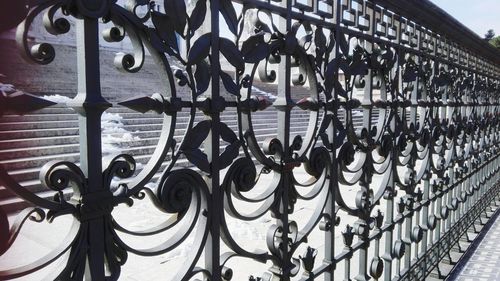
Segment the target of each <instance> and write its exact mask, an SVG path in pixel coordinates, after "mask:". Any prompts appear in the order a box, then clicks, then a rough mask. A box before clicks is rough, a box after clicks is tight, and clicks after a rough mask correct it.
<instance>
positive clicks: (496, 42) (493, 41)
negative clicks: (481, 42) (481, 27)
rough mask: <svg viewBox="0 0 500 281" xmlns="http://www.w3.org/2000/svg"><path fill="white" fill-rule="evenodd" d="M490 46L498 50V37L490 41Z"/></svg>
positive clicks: (499, 39)
mask: <svg viewBox="0 0 500 281" xmlns="http://www.w3.org/2000/svg"><path fill="white" fill-rule="evenodd" d="M490 44H491V45H493V46H495V47H496V48H498V49H500V36H497V37H495V38H493V39H491V40H490Z"/></svg>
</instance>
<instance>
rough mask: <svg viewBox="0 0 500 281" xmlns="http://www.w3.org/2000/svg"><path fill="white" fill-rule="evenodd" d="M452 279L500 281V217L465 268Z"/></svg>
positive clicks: (458, 280)
mask: <svg viewBox="0 0 500 281" xmlns="http://www.w3.org/2000/svg"><path fill="white" fill-rule="evenodd" d="M451 280H456V281H500V218H499V217H497V218H496V220H495V222H494V223H493V224H492V225H491V228H490V229H489V230H488V232H487V233H486V234H485V236H484V238H483V239H482V241H481V242H480V244H479V245H478V247H477V248H476V249H475V250H474V252H473V253H472V255H471V256H470V258H469V259H468V260H467V261H466V263H465V264H464V266H463V268H462V269H461V270H460V272H459V273H458V274H457V275H456V276H455V278H451Z"/></svg>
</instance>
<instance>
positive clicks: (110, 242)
mask: <svg viewBox="0 0 500 281" xmlns="http://www.w3.org/2000/svg"><path fill="white" fill-rule="evenodd" d="M115 2H116V1H106V0H94V1H84V0H46V1H39V2H38V3H37V6H33V7H32V10H31V12H30V13H29V14H28V16H27V19H26V20H25V22H23V23H21V25H20V26H19V28H18V36H17V39H18V43H19V45H20V47H21V49H22V51H23V54H24V55H25V56H26V58H27V59H29V60H30V61H33V62H35V63H40V64H48V63H50V62H51V61H52V60H53V58H54V56H55V52H54V49H53V47H52V46H51V45H50V44H47V43H41V44H35V45H33V46H31V43H30V42H28V40H27V32H28V28H29V26H30V25H31V22H32V20H33V18H34V17H35V16H36V15H38V14H40V13H42V12H43V11H45V10H46V11H47V15H46V17H45V19H44V21H45V22H44V24H45V26H46V27H47V30H48V31H49V32H51V33H53V34H63V33H66V32H67V31H68V29H69V27H70V25H69V23H68V21H67V20H66V19H65V18H57V16H56V15H58V14H57V13H56V12H57V11H62V13H63V15H64V16H65V17H72V18H75V19H76V21H77V49H78V53H77V56H78V90H77V91H78V94H77V95H76V97H75V98H74V99H73V103H71V104H69V106H71V107H72V108H74V109H75V111H76V112H77V113H78V114H79V116H80V136H81V137H80V151H81V158H80V166H79V167H78V166H76V165H75V164H74V163H70V162H57V163H53V162H50V163H47V165H45V166H44V167H42V169H41V172H40V178H41V179H42V182H43V183H44V184H45V186H46V187H48V188H50V189H52V190H54V191H55V194H56V195H55V196H54V199H52V200H48V199H43V198H40V197H38V196H37V195H36V194H32V193H30V192H28V191H26V190H25V189H24V188H23V187H22V186H20V185H19V184H17V183H16V182H15V181H14V180H12V179H11V178H10V176H9V175H8V174H7V173H6V172H5V170H3V169H2V168H1V167H0V179H1V183H2V185H4V186H6V187H7V188H9V189H10V190H11V191H13V192H14V193H16V194H17V195H18V196H20V197H21V198H23V199H25V200H27V201H30V202H32V203H33V204H35V205H36V206H38V207H36V208H30V209H27V210H25V211H24V212H22V213H21V214H20V219H21V220H22V221H24V220H26V218H27V217H29V216H33V215H35V214H36V215H38V218H37V219H38V220H39V221H41V219H43V218H45V217H46V218H47V219H48V220H53V219H57V217H58V216H63V215H66V216H68V215H72V216H73V217H74V220H75V224H74V226H73V227H72V229H71V231H70V233H69V234H68V238H67V240H66V241H63V243H62V244H61V246H60V247H59V248H56V249H53V251H52V252H51V253H49V254H48V255H47V256H44V257H41V258H40V260H39V261H37V262H34V263H31V264H28V265H22V266H20V267H18V268H14V269H2V270H1V271H0V279H11V278H15V277H19V276H24V275H26V274H29V273H32V272H35V271H37V270H39V269H40V268H43V267H44V266H46V265H47V264H50V263H52V262H53V261H54V260H56V259H57V258H59V257H60V256H61V255H62V254H63V253H69V258H68V260H67V261H66V263H65V264H66V265H65V267H64V269H61V270H62V271H61V272H57V273H56V275H57V276H58V277H57V279H59V280H81V279H83V278H86V279H91V280H116V279H118V278H119V276H120V268H121V266H123V264H124V263H125V262H126V259H127V255H128V253H134V254H138V255H143V256H152V255H160V254H163V253H166V252H169V251H172V250H173V249H175V248H176V247H178V246H179V245H180V244H181V243H183V242H184V241H185V239H186V237H187V236H188V235H191V234H192V232H196V233H194V235H195V242H194V245H193V247H192V251H190V253H189V257H188V261H189V262H188V263H186V264H185V265H184V266H183V267H181V268H178V272H176V273H175V275H174V277H172V278H173V280H188V279H191V278H195V276H198V277H199V278H204V279H209V280H229V279H231V276H232V275H233V271H237V270H238V268H230V267H229V266H228V264H229V263H228V261H229V260H230V259H231V258H234V257H244V258H247V259H253V260H256V261H259V262H261V263H263V264H265V263H266V262H267V263H268V264H271V266H270V267H269V268H268V270H267V271H266V272H263V273H260V272H255V275H258V276H261V277H258V278H255V277H253V276H252V277H249V278H250V280H292V279H293V280H295V279H300V280H314V279H324V280H333V279H334V276H335V275H337V277H339V276H340V278H342V276H343V277H344V279H345V280H351V279H352V278H354V279H355V280H360V281H361V280H369V279H371V278H374V279H384V280H393V279H396V280H423V279H424V278H425V276H427V275H428V274H429V272H430V271H431V270H432V269H433V268H434V267H436V265H437V263H438V262H439V261H440V260H441V259H442V258H443V257H444V256H445V255H446V254H447V253H448V252H449V251H450V250H451V248H452V247H453V245H454V244H456V243H457V241H458V239H459V237H461V236H463V235H466V232H467V230H468V229H469V228H470V227H471V226H473V224H474V222H475V221H477V219H478V218H479V217H480V216H481V213H483V212H484V211H485V210H486V208H487V206H488V205H489V204H490V203H491V202H493V201H494V200H495V198H497V197H498V194H499V192H500V190H499V186H500V185H499V184H498V171H499V169H500V165H499V159H498V156H499V137H500V135H499V129H500V128H499V122H498V120H499V119H498V118H499V105H498V101H499V95H500V88H499V87H500V86H499V85H500V84H499V78H500V65H499V62H498V59H495V55H496V56H497V57H498V51H494V50H492V49H491V48H489V47H486V46H485V45H484V44H483V42H481V41H480V39H479V38H477V37H474V36H472V35H471V32H470V31H468V30H466V29H464V27H463V26H461V25H459V24H458V23H457V22H456V21H455V20H453V19H450V18H448V17H447V16H446V15H445V14H444V13H443V12H442V11H440V10H437V11H436V7H435V6H434V5H432V4H430V2H428V1H420V2H418V4H417V3H415V2H416V1H408V5H410V6H411V5H413V7H415V8H417V5H420V4H421V3H423V4H422V5H421V6H419V7H418V9H419V10H421V11H424V12H428V13H429V15H430V16H429V15H425V13H418V15H416V14H415V15H414V14H412V12H411V9H408V8H404V10H403V8H401V7H399V6H397V5H396V4H395V1H381V0H379V1H366V0H343V1H340V0H336V1H322V0H321V1H319V0H318V1H308V2H307V3H306V2H302V1H277V2H268V1H256V0H245V1H235V2H231V1H230V0H211V1H205V0H198V1H197V2H196V3H193V5H192V6H193V7H191V8H189V9H186V3H185V2H184V1H183V0H166V1H165V11H160V12H158V11H155V10H154V8H153V7H154V3H153V2H152V1H149V0H146V1H138V0H137V1H131V2H130V3H129V4H128V5H127V6H125V7H122V6H121V5H119V4H117V3H115ZM236 5H238V6H239V7H241V9H235V6H236ZM141 7H142V8H144V7H146V8H148V7H149V12H148V13H147V14H146V16H144V17H140V16H138V15H137V14H136V11H137V10H138V9H139V8H141ZM187 10H189V11H187ZM436 14H439V15H443V16H444V18H443V20H445V21H444V22H445V23H446V25H445V26H441V25H439V26H438V25H437V23H435V21H434V20H433V19H432V18H430V17H431V16H432V15H436ZM220 16H222V17H220ZM100 19H102V20H104V21H105V22H112V23H114V25H115V27H113V28H111V29H108V30H106V31H104V32H103V34H104V37H105V39H106V40H108V41H120V40H122V39H123V37H124V36H128V37H129V38H130V39H131V41H132V43H133V45H134V48H135V52H134V53H133V54H123V53H119V54H117V57H116V59H115V65H116V66H117V68H119V69H120V70H122V71H125V72H131V73H133V72H136V71H139V70H140V68H141V66H142V63H143V59H144V55H145V48H146V49H147V50H148V51H149V53H150V54H151V55H152V56H153V58H154V59H155V60H156V61H157V63H158V65H159V66H160V69H161V75H162V79H164V82H165V89H164V92H163V93H162V94H161V95H154V96H152V97H140V98H132V99H129V100H127V101H124V102H122V103H120V104H121V105H123V106H126V107H128V108H130V109H132V110H136V111H139V112H146V111H150V110H152V111H156V112H157V113H158V114H162V115H163V117H164V125H163V130H162V135H161V137H160V141H159V143H158V145H157V149H156V151H155V153H154V154H153V156H152V158H151V160H150V161H149V163H148V164H147V165H146V167H145V168H144V169H142V170H141V171H140V173H139V174H138V175H134V172H135V168H136V167H135V166H136V165H135V161H134V159H133V157H132V156H130V155H118V156H116V157H115V158H113V159H112V160H111V161H109V162H106V163H105V164H104V166H102V165H101V163H102V161H101V159H102V147H101V143H100V142H101V141H100V138H99V137H98V136H99V135H100V118H101V115H102V113H103V112H104V111H106V109H107V108H109V107H110V106H112V104H110V103H108V102H107V101H106V100H105V99H104V98H103V97H102V95H101V88H100V83H99V81H100V74H99V47H98V39H99V36H100V35H99V34H98V20H100ZM149 20H151V21H149ZM440 22H441V21H440ZM150 23H152V24H153V25H151V24H150ZM223 23H224V24H223ZM226 25H227V28H220V26H226ZM247 25H250V26H251V28H250V30H246V29H245V26H247ZM201 27H203V28H201ZM448 31H449V32H448ZM458 31H460V32H462V33H463V34H458V33H457V32H458ZM176 34H177V35H179V36H180V37H181V40H180V42H178V41H177V39H176ZM460 38H464V40H460ZM180 43H182V44H183V46H184V47H185V48H179V44H180ZM495 52H496V53H495ZM172 61H176V63H178V64H180V65H182V66H183V68H182V69H181V70H176V71H173V70H172V69H171V67H170V66H171V65H172ZM222 61H227V62H228V64H229V65H231V67H232V68H233V71H230V72H228V71H225V70H223V69H222V68H221V62H222ZM220 80H221V81H222V84H219V81H220ZM255 80H261V81H263V82H267V83H276V84H277V93H276V96H277V98H276V100H275V101H273V102H271V101H269V100H266V99H263V98H261V97H256V96H255V95H253V94H252V84H253V82H254V81H255ZM183 85H187V87H189V89H190V90H191V98H190V99H189V100H185V99H184V100H183V99H181V98H180V97H178V96H177V94H176V89H177V88H178V87H179V86H183ZM221 85H222V86H223V87H224V88H225V90H226V91H227V92H228V93H229V94H230V95H231V97H228V96H225V95H222V94H221V89H220V87H221ZM299 88H300V89H305V90H306V91H307V92H308V93H309V96H308V97H301V98H297V97H296V96H294V94H293V93H294V89H299ZM0 99H1V103H0V109H1V111H0V114H6V113H7V112H9V111H14V112H16V113H23V112H27V111H31V110H36V109H38V108H43V107H46V106H49V105H51V103H49V102H46V101H44V100H43V99H40V98H37V97H34V96H28V95H13V96H8V95H2V96H0ZM21 105H25V106H21ZM271 105H272V108H273V109H274V110H276V111H277V115H278V120H279V125H278V130H277V136H276V138H271V139H268V140H266V141H265V142H264V143H263V144H260V143H259V142H258V141H257V140H256V137H255V133H254V130H253V127H252V114H254V112H255V111H260V110H265V109H266V108H268V107H269V106H271ZM183 109H184V110H187V111H189V112H190V121H189V125H188V130H187V132H186V134H185V136H184V138H183V139H182V141H181V143H179V144H176V143H175V141H174V139H173V132H174V129H175V126H176V117H177V114H178V112H179V111H181V110H183ZM227 109H236V114H235V116H234V118H235V119H237V120H238V131H233V130H232V129H230V128H229V127H228V126H227V125H226V124H225V123H224V122H221V118H220V116H221V113H222V112H224V111H225V110H227ZM296 110H299V111H305V112H308V113H309V119H310V121H309V126H308V128H307V133H306V134H305V135H304V136H296V135H294V134H293V132H292V131H291V129H290V128H291V125H292V124H291V115H292V114H293V112H294V111H296ZM197 112H203V113H204V114H205V120H203V121H201V122H198V123H195V120H194V117H195V114H196V113H197ZM356 113H362V114H363V126H362V127H360V128H355V127H354V125H353V122H352V119H353V114H356ZM374 116H378V117H377V118H376V119H374ZM341 120H343V121H341ZM221 145H223V146H225V149H224V150H221V149H220V146H221ZM240 152H243V153H242V155H243V156H239V155H240ZM167 155H170V156H171V161H170V162H169V164H168V166H167V168H166V170H165V171H164V172H163V175H162V177H161V179H160V181H159V183H158V187H156V188H150V187H148V186H146V184H147V183H148V182H150V181H151V178H152V177H153V175H154V174H155V173H156V172H157V171H158V169H159V168H160V165H161V163H162V162H163V161H164V159H165V157H166V156H167ZM180 157H186V158H187V159H188V160H189V161H190V163H192V164H193V165H194V167H195V168H193V169H188V168H183V169H177V165H176V161H177V160H178V159H179V158H180ZM256 163H257V165H258V166H259V167H263V168H262V172H261V173H259V174H258V173H257V170H256ZM299 167H304V168H305V171H306V172H307V175H308V177H309V180H307V181H303V180H302V179H301V178H299V177H298V173H297V172H296V171H297V170H298V169H299ZM226 168H228V169H227V170H225V169H226ZM265 173H273V174H274V178H273V180H272V181H270V182H266V183H263V182H262V181H259V178H260V175H261V174H265ZM117 177H118V178H121V179H123V181H122V184H121V185H120V187H119V188H118V189H117V190H112V189H111V180H112V179H113V178H117ZM263 184H265V185H266V186H267V188H266V189H265V190H263V191H262V193H260V194H258V196H257V197H256V198H249V197H247V194H248V192H251V191H253V189H255V187H256V185H263ZM303 187H306V188H309V189H308V190H306V191H304V188H303ZM346 187H352V188H353V189H354V190H355V191H356V192H355V193H354V194H353V195H352V196H353V197H354V198H352V200H350V199H351V198H348V197H349V196H350V195H349V193H347V192H346V191H345V189H346ZM67 188H72V189H73V196H72V197H71V199H70V200H68V199H65V198H64V196H63V193H62V191H63V190H65V189H67ZM146 196H147V197H146ZM144 198H148V199H150V200H152V201H153V203H154V204H155V205H156V206H157V207H158V208H159V209H160V210H162V211H164V212H165V213H168V214H177V216H171V219H170V220H169V221H167V222H166V223H164V224H163V225H162V226H151V229H148V230H144V231H142V232H134V231H131V230H127V229H125V228H124V227H123V226H120V225H119V224H118V223H117V222H116V221H115V220H114V219H113V216H112V213H111V211H112V210H113V208H114V207H115V206H117V205H118V204H122V203H126V204H130V205H131V208H134V206H132V202H133V201H134V200H140V199H144ZM236 199H238V200H243V201H247V202H251V203H253V204H255V205H257V206H260V207H259V208H257V209H256V210H255V211H254V212H252V213H242V212H241V210H239V209H238V208H236V207H235V206H234V204H235V203H234V202H233V201H235V200H236ZM309 200H314V202H315V203H314V204H316V205H315V207H314V211H313V213H312V216H311V217H310V218H308V219H307V220H306V223H302V222H301V223H298V222H297V221H295V220H294V214H295V212H296V210H295V207H296V205H297V204H298V202H299V201H309ZM311 202H313V201H311ZM267 214H271V215H272V217H273V219H274V224H272V225H271V226H270V227H269V229H268V234H267V238H266V243H265V244H264V245H262V249H263V250H260V251H250V250H248V249H246V248H245V245H241V244H240V243H238V242H236V240H234V239H233V237H232V233H231V231H230V230H229V228H228V227H227V219H228V218H229V217H232V218H235V219H237V220H241V221H255V220H256V219H258V218H259V217H262V216H264V215H267ZM341 214H342V215H341ZM4 216H5V215H4V214H2V219H3V217H4ZM344 221H353V223H351V224H352V226H351V225H349V224H347V223H344ZM21 225H22V224H21ZM177 226H179V229H178V230H177V232H176V234H175V235H172V236H170V237H168V239H167V241H162V242H161V243H160V244H158V246H157V247H153V248H150V249H137V248H135V247H132V246H130V245H128V244H127V243H126V242H125V241H124V240H122V239H121V238H120V234H121V233H127V234H130V235H137V236H150V235H153V234H156V233H159V232H161V231H165V230H169V229H172V228H173V227H177ZM8 227H9V226H8V224H3V225H2V233H6V232H9V229H8ZM318 229H319V230H318ZM18 231H19V228H18V226H15V227H13V228H12V229H11V230H10V236H8V237H4V236H2V237H1V239H2V240H1V242H2V249H1V252H2V253H3V252H5V251H6V250H7V249H8V248H10V246H11V245H12V244H15V243H14V239H11V237H12V238H15V236H16V234H17V233H18ZM313 231H323V232H324V241H323V247H324V249H323V252H324V253H323V255H324V256H323V260H322V261H321V262H320V261H318V260H316V259H315V257H316V255H317V253H318V251H317V249H313V248H310V247H308V248H307V250H306V251H305V253H304V254H302V253H298V251H299V249H302V248H303V247H304V246H307V245H309V243H310V242H311V241H309V242H308V237H309V236H310V234H311V233H312V232H313ZM339 231H342V232H341V233H342V238H343V242H344V248H343V249H336V248H335V247H334V245H335V233H338V232H339ZM222 244H224V245H225V246H227V248H228V249H229V251H228V252H223V250H222ZM299 254H300V256H299ZM202 255H203V258H202ZM351 266H355V270H353V271H355V272H352V271H351ZM340 270H342V271H340ZM259 278H261V279H259Z"/></svg>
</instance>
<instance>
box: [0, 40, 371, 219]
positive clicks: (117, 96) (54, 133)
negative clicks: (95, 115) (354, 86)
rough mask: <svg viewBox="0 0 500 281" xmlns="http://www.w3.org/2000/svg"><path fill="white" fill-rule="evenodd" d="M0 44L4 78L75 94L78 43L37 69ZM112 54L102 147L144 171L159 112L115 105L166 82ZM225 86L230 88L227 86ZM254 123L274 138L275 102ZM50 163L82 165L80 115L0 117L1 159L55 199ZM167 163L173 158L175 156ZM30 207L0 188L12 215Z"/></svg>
mask: <svg viewBox="0 0 500 281" xmlns="http://www.w3.org/2000/svg"><path fill="white" fill-rule="evenodd" d="M0 44H2V47H3V49H4V50H5V51H4V52H2V53H0V61H2V64H1V65H0V73H2V74H4V75H6V77H7V78H6V79H2V80H3V81H2V82H4V83H10V84H14V86H15V87H16V88H17V89H18V90H23V91H25V92H29V93H32V94H36V95H56V94H57V95H62V96H67V97H74V96H75V94H74V92H75V89H76V74H75V71H76V59H75V48H74V47H71V46H62V45H61V46H55V49H56V53H57V56H56V59H55V61H54V62H53V63H52V64H50V65H47V66H38V65H30V64H27V63H25V62H24V61H23V60H22V59H21V58H20V56H19V52H18V50H17V49H16V47H15V46H14V43H13V42H12V41H8V40H0ZM113 57H114V51H112V50H102V51H101V76H102V77H101V79H102V92H103V95H104V96H105V97H106V99H108V100H109V101H110V102H112V103H113V104H114V106H113V107H112V108H110V109H108V110H107V113H106V114H107V116H105V117H107V118H104V119H107V121H106V124H103V143H104V150H105V151H106V152H107V154H111V153H113V154H116V153H126V154H130V155H132V156H134V158H135V160H136V161H137V163H139V164H138V168H137V170H138V171H140V169H141V168H142V165H143V164H145V163H147V161H148V160H149V159H150V156H151V154H152V153H153V151H154V149H155V147H156V144H157V142H158V138H159V136H160V131H161V125H162V120H163V118H162V116H161V115H158V114H155V113H146V114H141V113H137V112H134V111H131V110H129V109H127V108H125V107H121V106H117V102H118V101H123V100H125V99H127V98H130V97H132V96H137V95H142V96H144V95H145V96H150V95H152V94H153V93H154V92H161V86H160V81H159V79H158V77H157V75H156V73H155V71H156V66H155V65H154V63H153V62H152V60H151V59H150V58H147V59H146V61H145V65H144V68H143V70H141V71H140V72H138V73H135V74H123V73H120V72H118V71H116V69H114V67H113ZM257 86H258V88H259V89H260V90H263V91H264V92H268V93H276V86H275V85H272V84H262V83H260V84H258V85H257ZM221 89H224V87H223V85H221ZM177 90H178V95H179V96H181V97H182V98H183V99H184V100H188V99H189V98H188V96H189V95H188V93H187V90H186V89H185V88H179V89H177ZM261 94H262V93H261ZM222 95H223V96H225V97H226V99H230V98H232V97H230V96H229V95H228V94H227V93H222ZM305 95H308V93H307V92H306V91H305V90H304V89H302V90H300V89H296V88H294V99H295V100H299V99H300V98H301V97H302V96H305ZM235 116H236V112H235V110H234V109H230V108H229V109H227V110H225V111H224V112H223V113H222V118H221V119H222V121H223V122H225V123H226V124H228V126H229V127H230V128H231V129H232V130H234V131H235V132H237V130H238V127H237V118H236V117H235ZM109 117H111V118H109ZM203 118H204V117H203V114H202V113H198V114H197V117H196V120H197V121H199V120H202V119H203ZM188 119H189V112H187V111H182V112H180V113H179V115H178V118H177V127H176V131H175V139H176V140H177V141H178V142H179V141H180V140H181V139H182V136H183V135H184V134H185V131H186V126H187V122H188ZM308 121H309V114H308V112H306V111H302V110H300V109H297V110H294V112H293V114H292V120H291V125H292V128H291V132H292V136H294V135H297V134H301V135H303V136H304V134H305V132H306V130H307V125H308ZM252 122H253V125H254V129H255V133H256V135H257V139H258V141H259V142H262V141H264V140H265V139H266V138H269V137H275V136H276V131H277V113H276V110H275V109H274V108H273V107H272V106H271V107H269V108H268V109H266V110H264V111H261V112H256V113H255V114H254V115H253V118H252ZM361 122H362V117H361V115H360V114H359V115H356V117H355V123H356V124H358V125H360V124H361ZM221 149H223V148H221ZM51 160H65V161H70V162H73V163H78V162H79V132H78V116H77V114H76V113H75V112H74V111H73V110H72V109H71V108H67V107H66V106H62V105H56V106H52V107H49V108H45V109H42V110H39V111H37V112H33V113H30V114H27V115H24V116H15V115H6V116H3V117H1V118H0V164H2V165H3V166H4V167H5V168H6V169H7V171H8V173H9V174H10V175H11V176H12V177H13V178H14V179H15V180H16V181H17V182H19V183H20V184H21V185H22V186H24V187H25V188H26V189H28V190H30V191H31V192H36V193H38V194H39V195H40V196H42V197H49V196H53V194H54V191H49V190H46V189H44V188H43V187H42V185H41V183H40V180H39V171H40V167H41V166H43V165H44V164H45V163H47V162H48V161H51ZM166 161H167V163H168V161H169V159H167V160H166ZM165 164H166V163H165ZM178 165H183V166H189V162H188V161H187V160H186V159H180V161H178ZM164 166H165V165H164ZM164 166H163V167H164ZM157 177H158V175H157V176H156V178H157ZM28 205H29V203H28V202H24V201H23V200H22V199H20V198H18V197H16V196H15V195H14V194H12V193H11V192H10V191H9V190H7V189H6V188H5V187H1V186H0V206H1V207H2V208H3V209H4V210H5V211H6V212H9V213H11V212H15V211H18V210H20V209H21V208H23V207H26V206H28Z"/></svg>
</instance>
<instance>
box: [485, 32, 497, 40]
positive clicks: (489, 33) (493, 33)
mask: <svg viewBox="0 0 500 281" xmlns="http://www.w3.org/2000/svg"><path fill="white" fill-rule="evenodd" d="M493 37H495V31H493V29H490V30H488V31H487V32H486V34H485V35H484V39H486V40H488V41H490V40H491V39H493Z"/></svg>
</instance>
